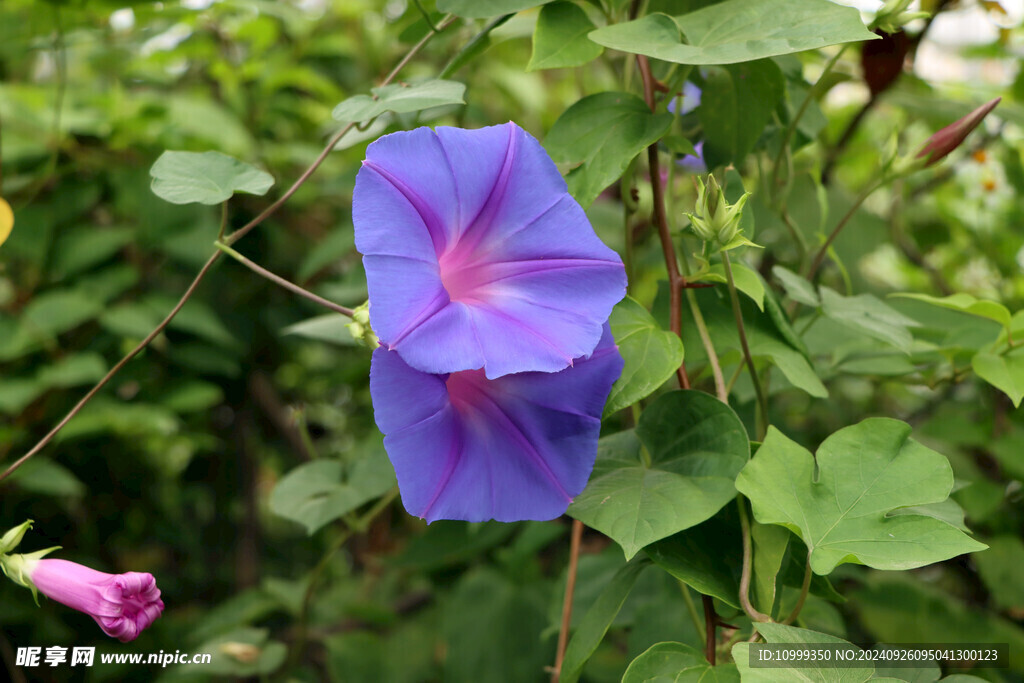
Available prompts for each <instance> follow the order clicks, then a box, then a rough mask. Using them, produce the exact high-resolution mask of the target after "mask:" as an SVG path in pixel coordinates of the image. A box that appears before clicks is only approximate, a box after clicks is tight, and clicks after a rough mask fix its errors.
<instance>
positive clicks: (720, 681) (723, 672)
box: [622, 643, 740, 683]
mask: <svg viewBox="0 0 1024 683" xmlns="http://www.w3.org/2000/svg"><path fill="white" fill-rule="evenodd" d="M739 680H740V674H739V671H737V670H736V665H735V664H723V665H721V666H711V664H709V663H708V660H707V659H705V658H704V653H703V652H701V651H700V650H697V649H694V648H692V647H690V646H689V645H684V644H682V643H658V644H657V645H654V646H652V647H651V648H650V649H648V650H647V651H646V652H644V653H643V654H642V655H640V656H639V657H637V658H636V659H634V660H633V661H632V662H631V663H630V665H629V668H628V669H626V673H625V674H624V675H623V677H622V683H652V682H656V681H672V683H739Z"/></svg>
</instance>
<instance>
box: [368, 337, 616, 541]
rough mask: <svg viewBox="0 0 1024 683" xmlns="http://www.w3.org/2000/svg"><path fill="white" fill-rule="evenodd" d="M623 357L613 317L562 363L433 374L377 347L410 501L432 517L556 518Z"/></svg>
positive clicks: (376, 376)
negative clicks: (589, 346)
mask: <svg viewBox="0 0 1024 683" xmlns="http://www.w3.org/2000/svg"><path fill="white" fill-rule="evenodd" d="M622 365H623V362H622V357H621V356H620V355H619V352H618V348H617V347H616V346H615V342H614V341H613V339H612V335H611V331H610V329H609V327H608V325H607V324H606V325H604V326H603V333H602V336H601V340H600V343H599V344H598V345H597V348H596V349H594V352H593V354H592V355H590V357H588V358H577V359H576V362H575V363H574V364H573V365H572V367H568V368H566V369H564V370H562V371H560V372H554V373H545V372H524V373H518V374H511V375H505V376H503V377H499V378H498V379H487V377H486V376H485V375H484V372H483V371H482V370H464V371H461V372H454V373H451V374H430V373H424V372H420V371H418V370H415V369H413V368H411V367H410V366H409V365H408V364H406V362H405V361H404V359H403V358H402V357H401V356H400V355H399V354H398V353H396V352H395V351H389V350H387V349H386V348H383V347H381V348H378V349H377V350H376V351H374V352H373V364H372V367H371V370H370V393H371V395H372V396H373V405H374V417H375V418H376V420H377V426H379V427H380V430H381V431H382V432H384V435H385V438H384V447H385V448H386V449H387V452H388V456H389V457H390V458H391V463H392V464H393V465H394V467H395V473H396V474H397V476H398V486H399V489H400V490H401V493H402V502H403V503H404V504H405V508H406V509H407V510H408V511H409V512H410V513H411V514H413V515H416V516H417V517H424V518H426V520H427V521H428V522H432V521H434V520H437V519H463V520H468V521H472V522H481V521H485V520H488V519H496V520H499V521H502V522H510V521H517V520H523V519H537V520H545V519H554V518H555V517H557V516H559V515H561V514H562V513H563V512H565V509H566V508H567V507H568V506H569V503H570V502H572V499H573V497H574V496H576V495H578V494H579V493H580V492H581V491H582V490H583V487H584V486H585V485H586V483H587V479H588V478H589V476H590V472H591V470H592V469H593V467H594V459H595V457H596V455H597V438H598V433H599V432H600V429H601V411H602V409H603V408H604V403H605V400H606V399H607V398H608V392H609V391H610V390H611V386H612V383H613V382H614V381H615V380H616V379H617V378H618V376H619V374H620V373H621V372H622Z"/></svg>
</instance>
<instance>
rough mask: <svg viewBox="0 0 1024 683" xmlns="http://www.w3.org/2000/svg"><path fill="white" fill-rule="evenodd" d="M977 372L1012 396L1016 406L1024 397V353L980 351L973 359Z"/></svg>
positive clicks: (972, 363)
mask: <svg viewBox="0 0 1024 683" xmlns="http://www.w3.org/2000/svg"><path fill="white" fill-rule="evenodd" d="M971 367H972V368H974V372H975V374H977V375H978V377H980V378H982V379H983V380H985V381H986V382H988V383H989V384H991V385H992V386H994V387H995V388H996V389H999V390H1000V391H1002V392H1003V393H1004V394H1006V395H1007V396H1009V397H1010V400H1011V401H1013V406H1014V407H1015V408H1018V407H1020V401H1021V399H1022V398H1024V355H1022V354H1020V353H1015V354H1013V355H1006V356H1000V355H997V354H994V353H979V354H976V355H975V356H974V357H973V358H972V359H971Z"/></svg>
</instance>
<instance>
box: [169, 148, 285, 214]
mask: <svg viewBox="0 0 1024 683" xmlns="http://www.w3.org/2000/svg"><path fill="white" fill-rule="evenodd" d="M149 175H151V176H152V177H153V184H152V188H153V193H154V194H156V196H158V197H160V198H161V199H163V200H165V201H168V202H171V203H172V204H192V203H199V204H220V203H221V202H223V201H227V200H228V199H230V198H231V195H233V194H234V193H236V192H247V193H249V194H256V195H264V194H266V193H267V190H269V189H270V187H271V186H272V185H273V184H274V177H273V176H271V175H270V174H269V173H267V172H266V171H261V170H260V169H258V168H256V167H255V166H252V165H251V164H247V163H245V162H242V161H239V160H238V159H234V158H232V157H229V156H228V155H227V154H222V153H220V152H172V151H167V152H164V153H163V154H161V155H160V158H159V159H157V160H156V162H155V163H154V164H153V167H152V168H150V169H149Z"/></svg>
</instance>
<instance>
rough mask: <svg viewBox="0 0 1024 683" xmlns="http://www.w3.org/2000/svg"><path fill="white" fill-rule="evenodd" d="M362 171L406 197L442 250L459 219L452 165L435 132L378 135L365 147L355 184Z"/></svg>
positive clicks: (452, 235) (421, 129)
mask: <svg viewBox="0 0 1024 683" xmlns="http://www.w3.org/2000/svg"><path fill="white" fill-rule="evenodd" d="M365 171H372V172H373V174H375V175H377V176H379V177H380V178H381V179H383V180H385V181H386V182H387V183H388V184H390V185H392V186H393V187H394V188H395V189H396V190H397V191H398V192H399V193H400V194H401V195H402V196H403V197H404V198H405V199H406V201H407V202H408V203H409V204H410V205H411V206H412V207H413V208H414V209H415V210H416V212H417V213H418V214H419V216H420V219H421V221H422V223H423V224H424V225H425V226H426V228H427V231H428V233H429V235H430V238H431V240H432V241H433V245H434V250H435V251H436V252H437V253H441V252H443V251H444V250H445V248H446V245H447V244H448V243H449V242H450V241H452V240H453V239H454V238H455V236H456V234H457V230H458V225H459V224H460V222H461V221H460V218H459V202H458V196H457V194H456V191H455V178H454V177H453V175H452V166H451V165H450V164H449V162H448V158H447V156H446V155H445V151H444V148H443V147H442V146H441V142H440V140H438V137H437V135H435V134H434V131H432V130H430V129H429V128H417V129H416V130H411V131H408V132H404V133H398V134H395V135H385V136H383V137H381V138H378V139H377V140H376V141H374V142H373V143H372V144H371V145H370V146H369V147H367V149H366V161H364V162H363V169H362V170H360V172H359V175H358V176H357V178H356V182H357V183H358V181H359V177H362V176H364V175H369V174H368V173H366V172H365ZM356 192H358V190H356ZM363 203H364V204H365V202H363ZM354 209H355V207H353V210H354ZM360 251H362V249H360ZM363 253H364V254H365V253H366V252H365V251H364V252H363Z"/></svg>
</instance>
